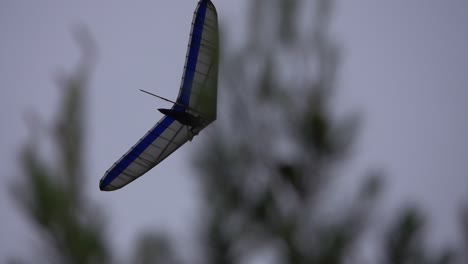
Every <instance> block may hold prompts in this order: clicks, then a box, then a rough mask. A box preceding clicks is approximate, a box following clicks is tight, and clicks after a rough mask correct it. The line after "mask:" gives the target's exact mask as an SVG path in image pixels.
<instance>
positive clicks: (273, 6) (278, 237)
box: [195, 0, 454, 264]
mask: <svg viewBox="0 0 468 264" xmlns="http://www.w3.org/2000/svg"><path fill="white" fill-rule="evenodd" d="M333 4H334V1H330V0H317V1H305V0H304V1H301V0H252V1H249V7H248V8H247V10H249V12H250V13H249V16H248V19H247V21H248V23H247V29H246V32H247V34H246V40H245V42H244V43H243V44H242V45H241V47H240V48H238V49H237V50H234V51H233V50H229V51H225V50H224V51H223V52H222V53H221V54H222V57H221V66H222V68H221V73H220V84H219V87H220V103H219V108H220V109H221V112H222V113H221V114H220V118H218V121H217V123H216V125H215V127H213V128H212V129H211V131H209V132H210V137H209V138H207V139H206V141H205V142H204V144H203V147H202V149H201V150H200V151H199V152H198V153H202V154H203V155H200V154H198V155H199V156H197V157H196V160H195V163H196V165H197V167H198V169H199V174H200V188H201V193H202V195H203V204H204V205H205V208H204V211H203V213H202V215H203V221H201V223H202V224H201V227H200V233H199V237H200V239H201V240H202V241H203V243H201V245H202V247H203V252H204V256H205V259H204V260H205V261H203V262H202V263H250V262H251V261H253V260H254V259H258V258H260V259H262V258H263V259H271V261H269V262H268V263H320V264H328V263H330V264H331V263H363V262H364V263H366V262H367V261H371V262H374V260H375V261H376V262H380V263H396V264H398V263H406V264H409V263H453V261H454V254H453V252H452V251H450V250H446V251H445V250H442V251H441V252H437V251H436V252H429V251H428V250H426V245H425V243H424V242H425V241H424V237H423V234H424V230H425V229H424V223H425V217H424V216H423V215H422V214H421V213H419V211H417V210H415V209H414V210H413V209H408V210H406V211H403V212H402V213H401V215H399V216H398V217H397V218H396V219H394V220H393V222H392V223H391V225H390V226H389V227H388V230H387V231H386V233H385V234H386V235H384V236H383V237H381V238H379V240H382V241H383V242H382V244H380V245H367V247H371V248H375V250H374V252H381V255H379V254H377V253H375V254H374V256H372V258H371V259H372V260H369V259H366V258H364V256H363V255H362V254H361V253H362V252H360V251H362V250H361V249H362V245H364V246H366V244H365V239H364V238H363V236H365V235H366V234H368V233H369V232H370V230H369V229H370V228H369V226H370V221H371V219H372V211H373V210H372V209H373V208H374V206H375V204H376V202H377V201H378V197H379V194H380V193H381V189H382V184H383V183H382V175H381V174H380V173H379V172H371V173H368V177H363V179H364V180H363V182H362V183H361V187H360V188H359V187H358V186H359V184H356V186H355V188H358V189H359V190H358V191H357V193H356V195H355V197H354V198H352V199H347V198H346V197H345V195H340V194H338V193H337V194H333V193H332V192H333V191H334V188H333V186H332V185H331V184H332V183H333V182H334V181H335V180H336V179H337V177H339V174H340V173H339V171H340V170H339V169H340V167H341V165H342V164H343V163H344V162H345V161H346V159H347V158H348V155H349V153H350V152H351V147H352V143H353V142H354V141H355V136H356V134H357V128H358V126H359V122H360V119H359V117H358V116H357V115H356V114H355V113H351V114H349V115H347V116H338V115H337V114H336V113H335V112H334V109H333V107H332V106H333V104H332V97H333V93H334V89H335V86H336V84H335V80H336V74H337V71H338V68H337V66H338V64H339V60H340V52H339V50H340V49H339V48H338V46H337V45H336V44H335V42H334V41H333V39H332V37H331V36H330V35H329V32H330V30H329V25H330V16H331V11H332V9H333ZM222 47H223V45H222ZM335 196H337V197H342V199H343V200H342V201H340V202H338V203H339V204H338V205H337V204H336V202H335V203H334V202H331V201H329V200H330V199H329V198H330V197H335ZM345 199H346V200H345ZM360 248H361V249H360ZM377 260H379V261H377Z"/></svg>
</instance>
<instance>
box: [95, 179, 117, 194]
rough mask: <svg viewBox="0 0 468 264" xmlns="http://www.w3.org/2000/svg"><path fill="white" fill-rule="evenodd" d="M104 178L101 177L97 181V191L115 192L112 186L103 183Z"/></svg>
mask: <svg viewBox="0 0 468 264" xmlns="http://www.w3.org/2000/svg"><path fill="white" fill-rule="evenodd" d="M104 178H105V177H102V179H101V180H100V181H99V190H101V191H103V192H109V191H113V190H115V188H112V186H111V185H110V184H108V183H106V182H105V181H104Z"/></svg>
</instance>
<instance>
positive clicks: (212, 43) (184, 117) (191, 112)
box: [99, 0, 219, 191]
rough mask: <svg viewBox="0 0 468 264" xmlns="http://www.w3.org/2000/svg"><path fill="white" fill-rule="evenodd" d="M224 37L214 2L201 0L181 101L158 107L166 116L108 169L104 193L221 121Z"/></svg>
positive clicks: (159, 160)
mask: <svg viewBox="0 0 468 264" xmlns="http://www.w3.org/2000/svg"><path fill="white" fill-rule="evenodd" d="M218 39H219V32H218V19H217V14H216V9H215V7H214V5H213V3H212V2H211V1H210V0H201V1H199V2H198V4H197V7H196V9H195V13H194V16H193V20H192V29H191V33H190V39H189V44H188V48H187V56H186V58H185V66H184V73H183V76H182V83H181V87H180V90H179V95H178V97H177V100H176V101H175V102H173V103H174V105H173V106H172V108H170V109H158V110H159V111H160V112H161V113H163V114H164V115H165V116H164V117H163V118H162V119H161V120H159V122H158V123H157V124H156V125H155V126H154V127H153V128H151V129H150V130H149V131H148V132H147V133H146V134H145V135H144V136H143V137H142V138H141V139H140V140H139V141H138V142H137V143H136V144H135V145H134V146H133V147H132V148H130V150H129V151H128V152H127V153H125V155H123V156H122V157H121V158H120V159H119V160H118V161H117V162H115V163H114V164H113V165H112V166H111V167H110V169H109V170H107V171H106V173H105V175H104V176H103V177H102V179H101V181H100V183H99V188H100V189H101V190H102V191H113V190H116V189H119V188H122V187H123V186H125V185H127V184H129V183H130V182H132V181H134V180H136V179H137V178H139V177H140V176H142V175H143V174H145V173H146V172H148V171H149V170H150V169H152V168H153V167H154V166H156V165H157V164H159V163H160V162H161V161H163V160H164V159H165V158H167V157H168V156H169V155H170V154H172V153H173V152H174V151H176V150H177V149H178V148H179V147H180V146H182V145H183V144H184V143H185V142H187V141H188V140H192V139H193V137H194V136H196V135H198V133H199V132H200V131H201V130H203V129H204V128H205V127H206V126H208V125H209V124H210V123H212V122H213V121H215V120H216V107H217V89H218V88H217V85H218V50H219V40H218ZM155 96H156V95H155ZM157 97H159V96H157ZM163 99H164V100H167V101H170V102H172V101H171V100H168V99H165V98H163Z"/></svg>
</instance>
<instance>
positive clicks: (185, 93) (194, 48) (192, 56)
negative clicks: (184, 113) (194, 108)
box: [174, 1, 208, 110]
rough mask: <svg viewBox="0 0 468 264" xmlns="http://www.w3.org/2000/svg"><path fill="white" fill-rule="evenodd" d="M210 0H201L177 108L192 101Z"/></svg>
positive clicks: (180, 108) (181, 107) (179, 108)
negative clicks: (191, 94)
mask: <svg viewBox="0 0 468 264" xmlns="http://www.w3.org/2000/svg"><path fill="white" fill-rule="evenodd" d="M207 2H208V1H200V7H199V8H198V12H197V14H196V18H195V22H194V24H193V29H192V38H191V41H190V49H189V53H188V58H187V65H186V69H185V73H184V83H183V85H182V92H181V93H180V97H179V98H178V99H177V103H179V104H178V105H175V106H174V109H175V110H184V109H183V108H184V107H183V106H182V105H184V106H188V105H189V102H190V93H191V90H192V83H193V77H194V75H195V68H196V67H197V60H198V51H199V50H200V42H201V39H202V34H203V25H204V23H205V15H206V8H207Z"/></svg>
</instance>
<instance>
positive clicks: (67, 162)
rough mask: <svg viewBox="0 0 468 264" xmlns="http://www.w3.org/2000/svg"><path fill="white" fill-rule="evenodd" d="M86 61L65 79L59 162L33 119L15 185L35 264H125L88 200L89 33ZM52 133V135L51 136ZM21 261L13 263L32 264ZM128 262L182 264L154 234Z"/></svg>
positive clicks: (56, 137)
mask: <svg viewBox="0 0 468 264" xmlns="http://www.w3.org/2000/svg"><path fill="white" fill-rule="evenodd" d="M76 33H77V34H76V37H77V42H78V44H79V45H80V47H81V49H82V54H83V56H82V59H81V61H80V63H79V64H78V67H77V69H76V71H75V72H73V73H72V74H62V75H61V76H60V78H59V81H58V84H59V86H60V87H61V88H62V90H61V92H62V93H63V94H62V99H61V105H60V108H59V109H58V111H57V113H58V116H57V117H56V119H55V121H54V124H53V125H52V129H49V128H47V129H45V132H46V133H47V135H46V136H52V137H51V143H52V145H53V147H54V149H53V150H54V154H55V155H54V158H53V159H52V160H47V161H46V160H45V159H44V158H43V156H44V155H43V149H42V148H41V144H39V143H41V142H42V141H45V142H49V141H48V139H49V138H48V137H47V138H43V137H41V136H43V132H44V131H43V130H41V128H43V127H44V126H39V125H38V122H39V120H38V117H37V116H34V115H31V116H29V119H28V121H29V125H30V127H29V129H30V131H31V138H30V140H29V142H27V143H26V144H25V145H24V147H23V150H22V152H21V156H20V162H21V167H22V169H23V175H22V176H23V177H22V180H21V181H19V182H16V183H15V184H14V185H13V195H14V197H15V198H16V200H17V201H18V202H19V204H20V205H21V206H22V208H23V209H24V212H25V213H26V215H27V217H28V218H29V219H30V220H31V222H32V224H33V226H34V227H36V229H37V231H38V235H39V238H40V241H41V245H40V249H39V251H40V253H39V254H42V255H41V256H40V257H34V260H33V261H32V262H33V263H116V262H118V263H124V262H123V261H122V260H119V259H120V258H121V257H122V256H119V254H118V252H112V247H111V246H110V245H109V241H107V240H106V236H105V230H104V227H105V226H104V223H105V222H106V223H108V222H109V220H108V219H105V218H104V215H102V214H101V212H102V211H103V210H102V208H99V206H98V205H96V204H94V203H93V202H92V201H90V200H89V199H88V198H87V197H86V193H87V192H86V191H85V190H83V187H84V186H85V182H86V178H87V177H85V173H86V169H85V168H86V166H85V157H86V155H85V150H84V146H86V144H85V139H86V135H85V132H86V127H85V125H86V111H85V110H86V89H87V86H88V82H89V78H90V73H91V71H92V68H93V64H94V59H95V46H94V42H93V40H92V38H91V36H90V35H89V32H88V31H86V30H79V31H76ZM49 132H51V133H50V134H51V135H49ZM27 259H28V258H27V257H16V258H14V259H11V260H10V262H11V263H27V262H28V261H27ZM128 263H141V264H145V263H169V264H171V263H177V262H176V261H175V257H174V256H173V254H172V246H171V244H170V243H169V242H168V240H167V239H166V237H165V236H163V235H160V234H156V233H153V232H147V233H145V234H144V235H142V236H141V237H140V238H139V239H138V242H137V243H136V246H135V249H134V254H133V257H132V258H131V259H129V260H128Z"/></svg>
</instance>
